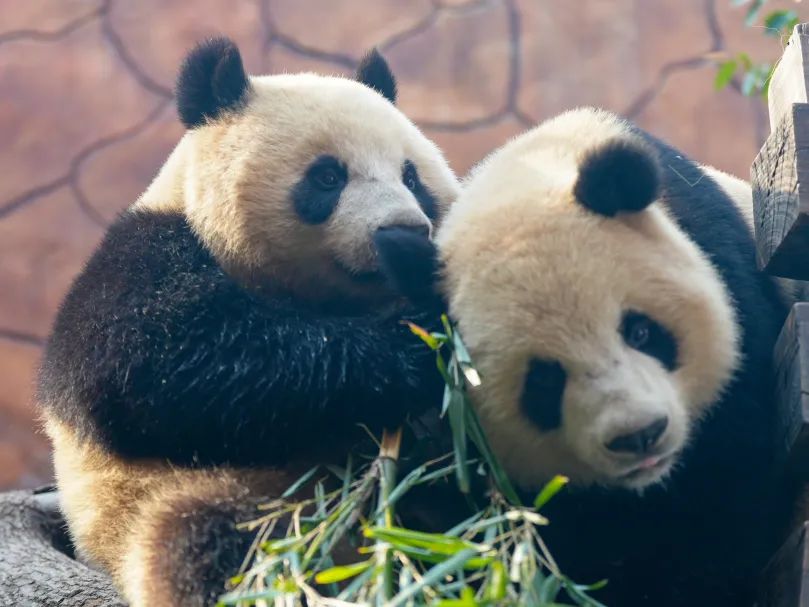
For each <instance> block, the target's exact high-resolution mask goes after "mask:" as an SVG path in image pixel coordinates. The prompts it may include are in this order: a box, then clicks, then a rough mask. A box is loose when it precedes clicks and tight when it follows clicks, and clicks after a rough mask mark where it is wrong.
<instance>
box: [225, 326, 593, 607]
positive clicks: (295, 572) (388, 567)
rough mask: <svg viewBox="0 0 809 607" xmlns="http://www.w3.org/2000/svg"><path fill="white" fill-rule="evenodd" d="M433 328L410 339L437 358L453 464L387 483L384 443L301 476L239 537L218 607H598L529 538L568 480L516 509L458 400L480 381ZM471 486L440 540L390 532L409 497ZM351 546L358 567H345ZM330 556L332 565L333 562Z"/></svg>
mask: <svg viewBox="0 0 809 607" xmlns="http://www.w3.org/2000/svg"><path fill="white" fill-rule="evenodd" d="M442 320H443V324H444V332H443V333H428V332H427V331H425V330H424V329H422V328H420V327H417V326H415V325H411V327H410V328H411V330H412V331H413V333H414V334H416V335H417V336H419V338H421V339H422V341H424V343H425V344H426V345H427V346H428V347H429V348H430V349H432V350H433V351H434V352H435V353H436V364H437V366H438V369H439V371H440V372H441V374H442V375H443V377H444V380H445V382H446V392H445V398H444V406H443V414H444V416H445V418H447V419H448V421H449V424H450V427H451V434H452V440H453V452H452V453H451V454H447V456H445V457H442V458H439V459H437V460H433V461H430V462H426V463H424V464H422V465H420V466H418V467H416V468H415V469H414V470H412V471H410V472H409V473H408V474H406V475H405V476H404V478H402V479H398V478H397V471H396V463H395V461H394V459H393V458H392V457H391V455H390V453H389V452H390V441H389V440H388V438H389V436H390V435H388V434H387V433H386V435H385V436H384V437H383V439H382V448H381V449H380V453H382V454H384V456H380V457H377V458H376V459H372V458H370V463H367V464H365V465H363V466H360V467H359V468H357V467H355V466H354V464H353V462H352V460H351V458H349V460H348V462H347V464H346V467H345V468H344V469H342V468H336V467H324V468H321V467H315V468H312V469H311V470H309V471H307V472H306V473H305V474H304V475H302V476H301V477H300V478H299V479H298V480H297V481H296V482H295V483H293V484H292V486H290V488H289V489H288V490H287V491H286V492H285V493H284V494H283V497H281V498H279V499H277V500H274V501H273V502H271V503H269V504H265V505H264V506H263V507H262V509H261V510H262V511H263V514H262V516H261V517H260V518H258V519H257V520H255V521H252V522H250V523H248V524H246V525H245V528H247V529H249V530H252V531H254V532H255V533H256V540H255V541H254V543H253V547H252V549H251V552H250V554H248V555H247V558H246V560H245V566H244V567H243V572H242V573H240V574H239V575H238V576H237V577H235V578H234V579H232V580H231V585H232V586H233V590H232V591H230V592H228V593H227V594H226V595H224V596H223V597H222V598H221V599H220V602H219V605H220V606H225V605H233V606H239V607H246V606H250V605H256V606H257V607H263V606H265V605H269V604H270V603H273V604H276V605H280V604H283V605H284V606H285V607H300V606H302V605H303V604H304V602H306V604H308V605H310V606H315V605H323V606H335V607H336V606H338V605H339V606H340V607H348V606H351V605H377V606H380V607H381V606H384V607H426V606H427V605H439V606H443V607H495V606H504V607H523V606H529V605H530V606H531V607H562V606H563V605H583V606H587V607H603V605H601V603H599V602H598V601H596V600H595V599H593V598H592V597H591V596H590V594H589V593H590V592H591V591H593V590H596V589H598V588H600V587H602V586H603V584H604V582H599V583H598V584H595V585H590V586H588V585H582V584H577V583H574V582H573V581H572V580H570V579H569V578H568V577H566V576H565V575H564V574H563V573H562V572H561V571H560V570H559V568H558V566H557V564H556V562H555V561H554V560H553V556H552V555H551V553H550V552H549V551H548V549H547V547H546V545H545V543H544V541H543V540H542V537H541V535H540V533H539V530H540V529H541V528H542V527H543V526H545V525H548V524H549V521H548V519H546V518H545V517H544V516H543V515H542V514H541V513H540V509H541V508H542V507H544V506H545V505H546V504H547V503H548V501H549V500H551V499H552V498H553V497H554V496H555V495H556V494H557V493H558V492H559V491H560V490H562V489H563V487H564V486H565V484H566V483H567V479H566V478H565V477H561V476H559V477H556V478H554V479H552V480H551V481H550V482H549V483H548V484H547V485H546V486H545V487H544V488H543V489H542V491H540V492H539V494H538V495H537V496H536V499H535V500H534V502H533V507H528V506H524V505H522V504H521V503H520V499H519V496H518V495H517V492H516V491H515V489H514V487H513V486H512V485H511V482H510V481H509V479H508V477H507V476H506V475H505V472H504V471H503V469H502V468H501V466H500V464H499V463H498V462H497V460H496V458H495V457H494V454H493V453H492V451H491V449H490V447H489V445H488V442H487V441H486V437H485V435H484V433H483V429H482V427H481V425H480V421H479V420H478V418H477V415H476V414H475V412H474V409H473V408H472V407H471V405H470V403H469V398H468V395H467V388H468V387H470V386H471V387H475V386H477V385H479V384H480V383H481V381H482V380H481V378H480V376H479V375H478V373H477V371H476V370H475V368H474V366H473V365H472V361H471V358H470V356H469V352H468V351H467V350H466V347H465V346H464V344H463V341H462V340H461V337H460V335H459V334H458V331H457V330H456V329H455V328H454V327H453V326H451V324H450V323H449V321H448V319H447V318H446V317H443V318H442ZM470 442H471V445H469V443H470ZM395 444H396V445H397V447H396V448H398V441H395ZM386 445H387V446H386ZM473 451H474V454H475V455H479V457H478V458H477V459H472V457H470V454H471V453H472V452H473ZM450 459H451V460H452V462H451V463H447V462H448V460H450ZM473 470H474V472H473ZM473 474H483V475H484V476H485V477H486V478H487V479H488V481H489V487H490V489H489V492H488V494H487V496H486V499H485V500H483V501H485V503H484V504H483V505H482V506H481V507H479V508H478V511H477V512H476V513H475V514H474V515H472V516H470V517H469V518H468V519H466V520H464V521H462V522H460V523H458V524H457V525H456V526H455V527H453V528H451V529H449V530H447V531H445V532H443V533H427V532H424V531H418V530H413V529H406V528H404V527H402V526H400V525H398V524H397V523H396V521H395V507H396V505H397V503H398V502H399V501H400V500H401V499H402V497H403V496H405V495H406V494H407V493H408V491H410V490H411V489H412V488H413V487H415V486H417V485H425V484H431V483H435V482H443V483H446V482H447V480H448V479H451V478H453V477H454V478H455V479H456V481H457V485H458V488H459V490H460V491H461V492H463V493H470V491H471V484H472V483H471V478H472V475H473ZM479 497H480V496H479ZM351 544H353V545H354V546H355V547H356V554H357V557H358V558H357V560H356V561H354V562H345V561H346V560H349V561H350V560H351V559H350V557H349V558H347V557H346V552H347V551H346V550H345V549H346V548H347V547H349V545H351ZM338 551H339V553H340V554H341V555H342V556H341V557H340V561H342V562H335V559H337V558H338V557H337V554H338ZM565 601H572V603H571V602H565Z"/></svg>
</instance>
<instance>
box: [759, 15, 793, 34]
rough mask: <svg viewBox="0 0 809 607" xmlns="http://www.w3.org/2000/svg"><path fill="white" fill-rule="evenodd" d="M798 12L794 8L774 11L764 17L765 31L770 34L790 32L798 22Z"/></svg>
mask: <svg viewBox="0 0 809 607" xmlns="http://www.w3.org/2000/svg"><path fill="white" fill-rule="evenodd" d="M798 21H799V19H798V14H797V13H796V12H795V11H792V10H778V11H773V12H771V13H770V14H769V15H767V17H766V18H765V19H764V27H765V28H766V29H765V30H764V33H765V34H767V35H768V36H775V37H776V38H777V37H779V36H781V35H782V34H783V33H784V32H786V33H790V32H791V31H792V29H793V28H794V27H795V26H796V25H797V24H798Z"/></svg>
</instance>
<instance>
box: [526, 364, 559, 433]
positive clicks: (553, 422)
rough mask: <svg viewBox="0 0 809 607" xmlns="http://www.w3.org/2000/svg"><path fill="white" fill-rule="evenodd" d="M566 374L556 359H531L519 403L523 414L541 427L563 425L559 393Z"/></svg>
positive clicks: (544, 428) (549, 428)
mask: <svg viewBox="0 0 809 607" xmlns="http://www.w3.org/2000/svg"><path fill="white" fill-rule="evenodd" d="M566 383H567V373H566V372H565V369H564V367H562V365H561V364H559V363H558V362H557V361H555V360H554V361H548V360H542V359H539V358H534V359H532V360H531V362H530V363H529V364H528V372H527V373H526V374H525V382H524V384H523V389H522V396H521V400H520V405H521V407H522V411H523V413H524V414H525V415H526V417H528V419H530V420H531V421H532V422H534V423H535V424H536V425H537V427H538V428H539V429H540V430H553V429H555V428H558V427H560V426H561V425H562V396H563V395H564V393H565V384H566Z"/></svg>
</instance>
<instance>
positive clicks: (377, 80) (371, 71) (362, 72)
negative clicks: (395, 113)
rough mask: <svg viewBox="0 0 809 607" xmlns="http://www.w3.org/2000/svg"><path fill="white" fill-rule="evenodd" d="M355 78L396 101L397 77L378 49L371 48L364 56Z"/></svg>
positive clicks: (392, 101)
mask: <svg viewBox="0 0 809 607" xmlns="http://www.w3.org/2000/svg"><path fill="white" fill-rule="evenodd" d="M355 78H356V79H357V80H358V81H359V82H362V83H363V84H364V85H365V86H367V87H370V88H372V89H374V90H375V91H376V92H378V93H380V94H381V95H382V96H383V97H384V98H385V99H387V100H388V101H390V102H391V103H396V78H394V77H393V72H391V71H390V67H388V62H387V61H385V59H384V57H382V55H380V54H379V51H377V50H376V49H371V51H370V52H369V53H368V54H367V55H365V57H363V58H362V61H360V65H359V67H358V68H357V74H356V76H355Z"/></svg>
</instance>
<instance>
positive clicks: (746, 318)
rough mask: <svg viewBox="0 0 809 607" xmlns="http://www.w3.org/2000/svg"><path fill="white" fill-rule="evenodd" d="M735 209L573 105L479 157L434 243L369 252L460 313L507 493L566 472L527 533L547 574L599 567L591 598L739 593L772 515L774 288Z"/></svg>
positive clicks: (753, 576)
mask: <svg viewBox="0 0 809 607" xmlns="http://www.w3.org/2000/svg"><path fill="white" fill-rule="evenodd" d="M748 205H749V186H746V184H744V183H743V182H741V181H740V180H736V179H735V178H732V177H730V176H728V175H725V174H723V173H720V172H718V171H716V170H714V169H710V168H703V167H700V166H699V165H697V164H695V163H694V162H692V161H691V160H689V159H688V158H686V157H685V155H683V154H682V153H680V152H678V151H677V150H675V149H673V148H671V147H669V146H668V145H666V144H665V143H663V142H661V141H659V140H657V139H656V138H654V137H653V136H651V135H650V134H648V133H646V132H644V131H642V130H641V129H639V128H638V127H636V126H634V125H632V124H630V123H628V122H626V121H624V120H622V119H620V118H618V117H617V116H615V115H613V114H610V113H608V112H605V111H602V110H596V109H590V108H584V109H577V110H573V111H569V112H567V113H564V114H562V115H560V116H558V117H556V118H553V119H551V120H549V121H547V122H545V123H543V124H541V125H539V126H537V127H535V128H534V129H532V130H530V131H528V132H526V133H525V134H523V135H521V136H518V137H517V138H515V139H514V140H512V141H510V142H509V143H507V144H506V145H504V146H503V147H502V148H500V149H499V150H497V151H495V152H494V153H492V154H491V155H490V156H489V157H488V158H487V159H485V160H484V161H483V162H482V163H481V164H479V165H478V166H477V167H476V168H475V169H474V170H473V171H472V172H471V174H470V176H469V177H468V178H467V179H466V180H465V181H464V182H463V184H462V193H461V195H460V196H459V198H458V200H457V201H456V202H455V203H454V204H453V206H452V208H451V209H450V211H449V213H448V215H447V217H446V219H445V221H444V223H443V224H442V226H441V227H440V228H439V230H438V233H437V235H436V238H435V242H434V245H433V244H431V243H428V242H421V241H417V240H415V239H412V238H408V239H404V240H402V241H400V242H398V243H396V245H395V246H393V247H391V248H389V249H387V250H386V251H385V253H384V255H385V256H384V257H383V260H382V261H383V263H382V265H383V267H385V268H386V271H388V272H389V273H390V274H391V276H392V280H393V282H395V283H397V284H398V285H399V288H400V289H401V290H402V292H403V293H405V294H407V295H408V296H409V297H411V299H413V300H414V301H419V302H421V305H424V306H428V307H429V306H433V307H436V308H440V307H441V306H446V307H447V308H448V310H449V314H450V316H451V317H452V318H453V319H454V320H455V322H456V323H457V327H458V330H459V331H460V334H461V335H462V337H463V339H464V341H465V343H466V346H467V347H468V349H469V351H470V353H471V356H472V359H473V363H474V365H475V366H476V368H477V369H478V371H479V373H480V376H481V378H482V383H481V385H480V386H479V387H477V388H470V395H471V398H472V402H473V404H474V406H475V408H476V410H477V412H478V414H479V416H480V418H481V421H482V424H483V426H484V428H485V430H486V433H487V435H488V439H489V441H490V443H491V444H492V447H493V450H494V452H495V454H496V455H497V456H498V458H499V459H500V461H501V463H502V464H503V466H504V468H505V470H506V472H507V473H508V474H509V475H510V476H511V477H512V478H513V480H514V481H515V483H516V484H517V485H518V486H519V487H520V489H521V491H522V492H523V494H524V495H525V497H526V500H530V499H531V498H532V497H533V495H536V492H537V491H538V490H539V489H540V488H541V487H542V486H543V484H544V483H545V482H547V481H548V480H549V479H550V478H551V477H553V476H554V475H556V474H563V475H566V476H567V477H568V478H569V479H570V486H569V488H568V489H567V490H566V491H565V492H563V493H562V494H561V495H560V496H559V497H557V498H555V499H554V500H553V501H551V503H550V504H549V505H548V506H547V511H546V514H547V515H548V518H549V519H550V524H549V526H548V527H547V528H543V529H542V530H541V534H542V535H543V537H544V538H545V540H546V541H547V543H548V544H549V547H550V550H551V552H552V553H553V554H554V557H555V558H556V560H557V562H558V564H559V567H560V569H561V570H562V571H563V572H564V573H565V574H566V575H569V576H571V577H572V578H573V579H575V580H576V581H579V582H594V581H596V580H599V579H602V578H606V579H608V580H609V581H608V584H607V586H606V587H605V588H604V589H603V590H601V591H599V592H596V593H595V597H596V598H598V599H599V600H601V601H603V602H604V603H606V604H607V605H611V606H612V605H615V606H620V607H626V606H634V605H643V606H649V607H652V606H654V607H666V606H675V605H676V606H685V605H699V606H702V605H705V606H708V605H710V606H711V607H717V606H728V607H730V606H736V607H738V606H744V605H751V604H752V603H753V595H754V592H755V590H754V589H755V585H756V582H757V575H758V573H759V572H760V571H761V569H762V567H763V566H764V564H765V562H766V560H767V559H768V558H769V557H771V556H772V555H773V554H774V552H775V550H776V548H777V547H778V545H779V539H780V538H781V536H782V534H783V533H784V531H785V529H784V528H785V526H786V525H787V521H788V513H789V508H790V503H791V500H792V496H791V495H790V494H789V492H788V491H787V490H786V489H785V485H784V484H783V483H781V479H780V472H779V471H778V467H777V465H776V462H775V458H774V452H775V449H774V445H775V436H774V428H775V421H776V419H775V416H776V408H775V404H774V402H773V386H774V383H773V368H772V362H771V359H770V357H771V353H772V350H773V346H774V343H775V340H776V337H777V335H778V332H779V329H780V327H781V325H782V323H783V321H784V318H785V315H786V312H787V302H786V298H785V293H784V291H782V290H781V289H780V287H779V285H777V284H776V283H775V282H774V280H773V279H771V278H769V277H767V276H766V275H764V274H763V273H761V272H760V271H758V270H757V267H756V259H755V248H754V242H753V239H752V231H751V225H750V222H749V220H750V218H751V217H752V214H751V213H750V211H749V210H748V209H749V206H748ZM431 272H432V273H434V275H435V276H436V278H437V280H436V282H435V283H431V282H430V281H419V277H424V276H430V275H431ZM528 503H530V501H528Z"/></svg>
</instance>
